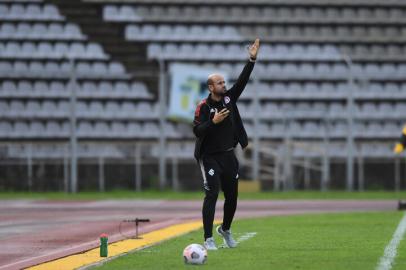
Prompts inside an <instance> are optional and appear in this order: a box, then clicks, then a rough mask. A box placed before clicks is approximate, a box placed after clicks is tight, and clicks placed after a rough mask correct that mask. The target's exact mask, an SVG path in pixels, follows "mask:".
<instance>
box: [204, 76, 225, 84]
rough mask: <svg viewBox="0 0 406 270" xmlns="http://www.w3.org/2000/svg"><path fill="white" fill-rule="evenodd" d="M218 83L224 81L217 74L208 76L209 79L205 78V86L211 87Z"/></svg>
mask: <svg viewBox="0 0 406 270" xmlns="http://www.w3.org/2000/svg"><path fill="white" fill-rule="evenodd" d="M218 81H224V77H223V76H221V75H220V74H217V73H213V74H210V75H209V77H207V86H209V85H213V84H215V83H216V82H218Z"/></svg>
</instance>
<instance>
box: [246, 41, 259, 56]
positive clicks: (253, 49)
mask: <svg viewBox="0 0 406 270" xmlns="http://www.w3.org/2000/svg"><path fill="white" fill-rule="evenodd" d="M258 50H259V38H257V39H256V40H255V41H254V43H253V44H252V45H251V46H249V48H248V52H249V54H250V58H251V59H256V58H257V54H258Z"/></svg>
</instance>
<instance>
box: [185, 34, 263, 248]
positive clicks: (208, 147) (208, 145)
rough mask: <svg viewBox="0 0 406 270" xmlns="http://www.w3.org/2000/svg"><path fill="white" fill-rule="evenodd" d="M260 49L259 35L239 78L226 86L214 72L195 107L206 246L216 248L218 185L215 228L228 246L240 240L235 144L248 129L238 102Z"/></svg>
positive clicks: (244, 141) (242, 141)
mask: <svg viewBox="0 0 406 270" xmlns="http://www.w3.org/2000/svg"><path fill="white" fill-rule="evenodd" d="M258 49H259V39H256V40H255V42H254V43H253V44H252V45H251V46H249V48H248V52H249V60H248V62H247V64H246V65H245V67H244V69H243V70H242V72H241V74H240V76H239V77H238V79H237V82H236V83H235V84H234V85H233V86H232V87H231V88H230V89H229V90H227V89H226V84H225V81H224V77H223V76H222V75H220V74H211V75H210V76H209V77H208V79H207V87H208V89H209V92H210V94H209V96H208V97H207V98H206V99H204V100H202V101H201V102H200V103H199V105H198V106H197V108H196V111H195V118H194V122H193V124H194V127H193V132H194V134H195V135H196V147H195V158H196V159H197V161H198V163H199V165H200V169H201V172H202V176H203V187H204V190H205V198H204V202H203V210H202V214H203V227H204V246H205V247H206V249H208V250H216V249H217V246H216V243H215V241H214V238H213V233H212V231H213V221H214V214H215V209H216V202H217V197H218V194H219V189H220V187H221V189H222V190H223V192H224V198H225V201H224V214H223V223H222V225H220V226H218V227H217V228H216V231H217V233H218V234H219V235H220V236H221V237H222V238H223V242H224V244H225V246H226V247H230V248H234V247H236V246H237V243H236V242H235V240H234V239H233V237H232V234H231V230H230V228H231V223H232V221H233V218H234V213H235V210H236V209H237V196H238V167H239V166H238V160H237V158H236V156H235V154H234V148H235V147H236V146H237V144H238V143H239V144H240V145H241V147H242V148H245V147H246V146H247V145H248V138H247V133H246V131H245V129H244V126H243V123H242V121H241V117H240V114H239V112H238V108H237V105H236V102H237V100H238V98H239V96H240V95H241V93H242V91H243V90H244V88H245V86H246V85H247V83H248V80H249V78H250V75H251V72H252V70H253V68H254V64H255V61H256V59H257V53H258Z"/></svg>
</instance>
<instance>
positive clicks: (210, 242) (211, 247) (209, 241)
mask: <svg viewBox="0 0 406 270" xmlns="http://www.w3.org/2000/svg"><path fill="white" fill-rule="evenodd" d="M204 247H205V248H206V249H207V250H217V247H216V243H215V242H214V239H213V237H209V238H207V239H206V241H204Z"/></svg>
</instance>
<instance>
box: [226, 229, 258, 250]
mask: <svg viewBox="0 0 406 270" xmlns="http://www.w3.org/2000/svg"><path fill="white" fill-rule="evenodd" d="M256 234H257V232H246V233H243V234H242V235H241V236H240V237H238V238H237V240H235V241H236V242H237V243H241V242H242V241H245V240H248V239H250V238H252V237H254V236H255V235H256ZM219 248H226V246H225V245H224V244H221V245H220V246H219Z"/></svg>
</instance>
